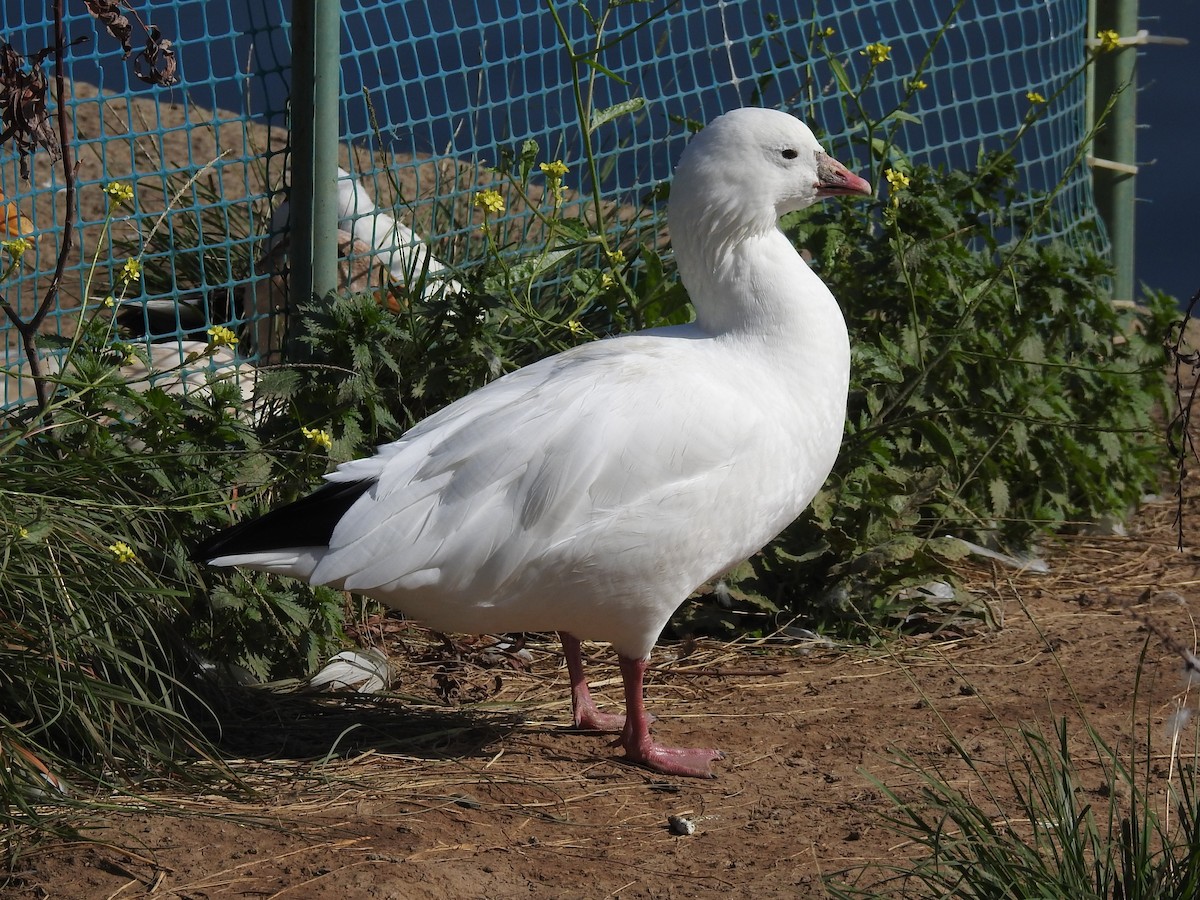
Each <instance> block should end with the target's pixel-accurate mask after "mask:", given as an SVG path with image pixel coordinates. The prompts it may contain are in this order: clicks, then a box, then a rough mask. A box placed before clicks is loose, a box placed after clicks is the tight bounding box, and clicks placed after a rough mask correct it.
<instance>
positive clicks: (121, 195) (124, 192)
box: [104, 181, 133, 204]
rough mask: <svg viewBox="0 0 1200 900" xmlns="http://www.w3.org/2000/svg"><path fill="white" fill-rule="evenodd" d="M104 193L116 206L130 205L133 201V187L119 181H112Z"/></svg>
mask: <svg viewBox="0 0 1200 900" xmlns="http://www.w3.org/2000/svg"><path fill="white" fill-rule="evenodd" d="M104 193H106V194H108V198H109V199H110V200H112V201H113V202H114V203H116V204H121V203H129V202H131V201H132V200H133V186H132V185H129V184H122V183H121V182H119V181H110V182H109V183H108V184H107V185H106V186H105V188H104Z"/></svg>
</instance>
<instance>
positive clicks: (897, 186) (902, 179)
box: [883, 169, 910, 191]
mask: <svg viewBox="0 0 1200 900" xmlns="http://www.w3.org/2000/svg"><path fill="white" fill-rule="evenodd" d="M883 177H884V178H886V179H887V183H888V184H890V185H891V186H892V190H893V191H902V190H904V189H905V188H906V187H908V186H909V184H910V179H909V177H908V176H907V175H905V174H904V173H903V172H899V171H897V170H896V169H888V170H887V171H886V172H884V173H883Z"/></svg>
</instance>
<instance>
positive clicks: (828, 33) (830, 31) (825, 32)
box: [817, 28, 837, 37]
mask: <svg viewBox="0 0 1200 900" xmlns="http://www.w3.org/2000/svg"><path fill="white" fill-rule="evenodd" d="M817 34H819V35H820V36H821V37H833V36H834V35H835V34H837V29H836V28H822V29H821V30H820V31H818V32H817Z"/></svg>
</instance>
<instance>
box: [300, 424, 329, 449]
mask: <svg viewBox="0 0 1200 900" xmlns="http://www.w3.org/2000/svg"><path fill="white" fill-rule="evenodd" d="M300 432H301V433H302V434H303V435H304V438H305V440H307V441H308V442H309V444H311V445H312V446H314V447H317V448H319V449H321V450H328V449H329V448H330V447H332V446H333V437H332V436H331V435H330V434H329V432H328V431H326V430H325V429H324V428H305V427H304V426H300Z"/></svg>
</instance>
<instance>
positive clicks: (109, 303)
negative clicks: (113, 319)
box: [102, 294, 117, 309]
mask: <svg viewBox="0 0 1200 900" xmlns="http://www.w3.org/2000/svg"><path fill="white" fill-rule="evenodd" d="M102 302H103V304H104V308H105V309H112V308H113V307H114V306H116V305H117V300H116V298H115V297H113V295H112V294H109V295H108V296H107V297H105V298H104V300H103V301H102Z"/></svg>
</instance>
